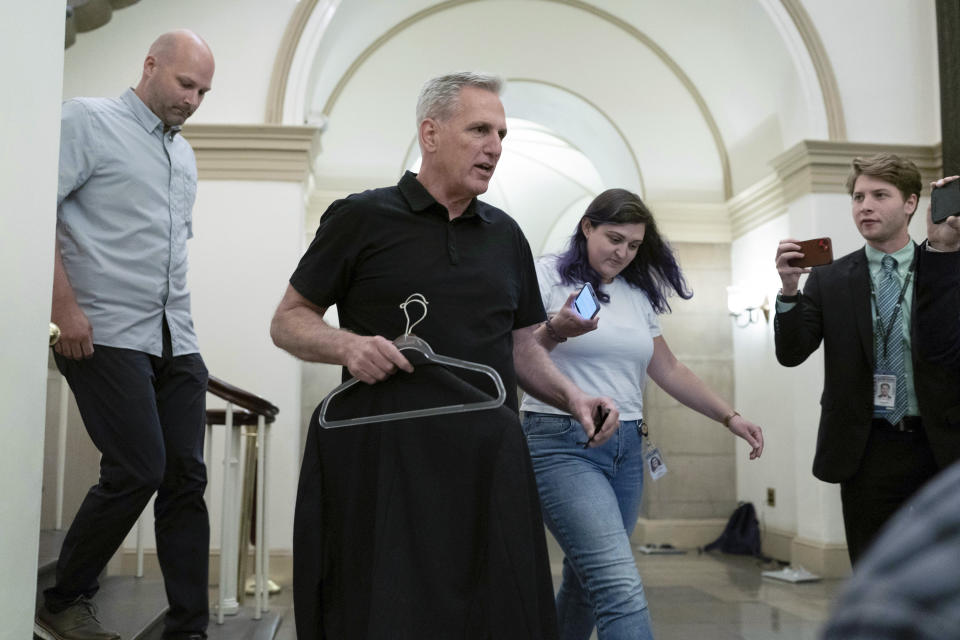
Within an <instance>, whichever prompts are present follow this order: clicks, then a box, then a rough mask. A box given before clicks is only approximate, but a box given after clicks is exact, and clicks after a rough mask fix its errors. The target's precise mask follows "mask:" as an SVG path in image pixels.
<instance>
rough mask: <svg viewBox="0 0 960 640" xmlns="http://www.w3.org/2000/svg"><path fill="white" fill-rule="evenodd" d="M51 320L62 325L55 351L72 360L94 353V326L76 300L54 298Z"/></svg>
mask: <svg viewBox="0 0 960 640" xmlns="http://www.w3.org/2000/svg"><path fill="white" fill-rule="evenodd" d="M50 322H52V323H54V324H55V325H57V326H58V327H60V340H59V341H57V344H56V345H54V347H53V349H54V351H56V352H57V353H59V354H60V355H62V356H63V357H64V358H70V359H72V360H80V359H81V358H89V357H91V356H92V355H93V327H92V326H91V325H90V320H88V319H87V314H85V313H84V312H83V310H82V309H81V308H80V305H78V304H77V303H76V302H75V301H58V300H57V299H54V301H53V309H52V311H51V314H50Z"/></svg>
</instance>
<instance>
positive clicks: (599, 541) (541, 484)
mask: <svg viewBox="0 0 960 640" xmlns="http://www.w3.org/2000/svg"><path fill="white" fill-rule="evenodd" d="M638 422H639V421H637V420H629V421H623V422H621V423H620V428H619V429H618V430H617V432H616V433H615V434H614V435H613V437H612V438H610V440H608V441H607V442H605V443H604V444H603V446H601V447H595V448H591V449H584V448H583V447H582V446H581V445H578V444H577V443H578V442H583V441H584V440H586V436H585V434H584V431H583V427H582V426H581V425H580V423H579V422H577V421H576V420H574V419H573V418H572V417H570V416H567V415H551V414H544V413H530V412H528V413H525V414H524V418H523V432H524V434H525V435H526V437H527V445H528V446H529V448H530V456H531V458H532V459H533V468H534V471H535V472H536V476H537V488H538V489H539V491H540V503H541V505H542V508H543V516H544V521H545V522H546V525H547V528H548V529H550V532H551V533H552V534H553V536H554V538H556V539H557V542H558V543H559V544H560V547H561V548H562V549H563V553H564V556H565V557H564V559H563V583H562V584H561V586H560V590H559V591H558V592H557V618H558V620H559V623H560V637H561V639H562V640H587V639H588V638H589V637H590V633H591V632H592V630H593V627H594V625H596V627H597V635H598V637H599V638H600V640H648V639H651V640H652V638H653V631H652V629H651V625H650V613H649V611H648V610H647V599H646V596H645V595H644V592H643V583H642V582H641V580H640V574H639V572H638V571H637V565H636V563H635V562H634V559H633V552H632V550H631V548H630V533H631V532H632V531H633V528H634V526H635V525H636V522H637V515H638V514H639V511H640V496H641V495H642V493H643V443H642V441H641V436H640V433H639V429H638V427H639V425H638Z"/></svg>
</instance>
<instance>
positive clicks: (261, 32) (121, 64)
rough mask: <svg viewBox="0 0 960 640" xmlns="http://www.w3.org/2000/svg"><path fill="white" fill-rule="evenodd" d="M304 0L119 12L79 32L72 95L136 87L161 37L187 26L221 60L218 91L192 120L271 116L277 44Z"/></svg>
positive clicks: (169, 3) (68, 73)
mask: <svg viewBox="0 0 960 640" xmlns="http://www.w3.org/2000/svg"><path fill="white" fill-rule="evenodd" d="M296 5H297V0H270V2H261V1H259V0H204V1H203V2H195V1H193V0H163V1H162V2H138V3H137V4H135V5H132V6H130V7H127V8H125V9H119V10H117V11H114V12H113V17H112V18H111V20H110V22H109V23H107V24H106V25H104V26H103V27H100V28H99V29H97V30H96V31H92V32H89V33H81V34H78V35H77V42H76V44H74V45H73V46H72V47H70V48H69V49H67V51H66V53H65V58H66V62H65V68H64V82H63V96H64V98H72V97H75V96H115V95H119V94H120V93H121V92H122V91H123V90H124V89H126V88H127V87H131V86H136V84H137V82H138V81H139V80H140V72H141V69H142V68H143V59H144V57H146V54H147V49H149V47H150V44H151V43H152V42H153V41H154V39H156V37H157V36H158V35H160V34H161V33H163V32H165V31H170V30H171V29H178V28H187V29H192V30H194V31H196V32H197V33H198V34H200V36H201V37H203V38H204V39H205V40H206V41H207V43H208V44H209V45H210V48H211V49H213V56H214V59H215V60H216V67H217V68H216V73H215V74H214V77H213V89H212V91H210V93H209V94H207V97H206V98H205V99H204V102H203V105H202V106H201V108H200V109H199V110H198V111H197V113H196V114H195V115H194V116H193V118H192V119H191V120H190V122H192V123H199V122H219V123H251V122H263V119H264V115H265V109H266V104H267V88H268V86H269V83H270V74H271V72H272V71H273V63H274V59H275V57H276V52H277V49H278V48H279V46H280V42H281V40H282V38H283V33H284V30H285V29H286V27H287V22H288V20H289V19H290V15H291V14H292V13H293V10H294V8H295V7H296Z"/></svg>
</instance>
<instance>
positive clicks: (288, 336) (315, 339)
mask: <svg viewBox="0 0 960 640" xmlns="http://www.w3.org/2000/svg"><path fill="white" fill-rule="evenodd" d="M270 337H271V338H272V339H273V343H274V344H275V345H277V346H278V347H280V348H281V349H283V350H284V351H287V352H289V353H290V354H292V355H294V356H296V357H298V358H300V359H301V360H306V361H307V362H325V363H327V364H339V365H343V364H345V362H346V361H345V352H346V347H347V344H348V343H349V341H350V340H351V339H352V338H354V337H356V336H355V334H353V333H350V332H349V331H346V330H345V329H337V328H336V327H331V326H330V325H329V324H327V323H326V322H324V320H323V317H322V316H320V315H318V314H317V313H316V312H314V311H312V310H311V309H307V308H305V307H299V308H295V309H289V310H287V311H284V312H282V313H280V312H278V313H277V315H275V316H274V318H273V322H271V324H270Z"/></svg>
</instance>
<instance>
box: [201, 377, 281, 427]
mask: <svg viewBox="0 0 960 640" xmlns="http://www.w3.org/2000/svg"><path fill="white" fill-rule="evenodd" d="M207 391H209V392H210V393H212V394H213V395H215V396H217V397H218V398H222V399H224V400H226V401H227V402H232V403H233V404H235V405H237V406H238V407H241V408H243V409H246V410H247V411H249V412H251V413H253V414H255V415H258V416H263V417H264V418H266V420H267V422H273V421H274V420H275V419H276V416H277V414H278V413H280V409H278V408H277V407H275V406H274V405H273V403H271V402H270V401H269V400H266V399H264V398H261V397H260V396H257V395H254V394H252V393H250V392H249V391H244V390H243V389H241V388H239V387H235V386H233V385H232V384H230V383H228V382H224V381H223V380H221V379H220V378H216V377H214V376H210V380H209V382H208V383H207ZM207 414H208V415H209V414H210V411H208V412H207Z"/></svg>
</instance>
